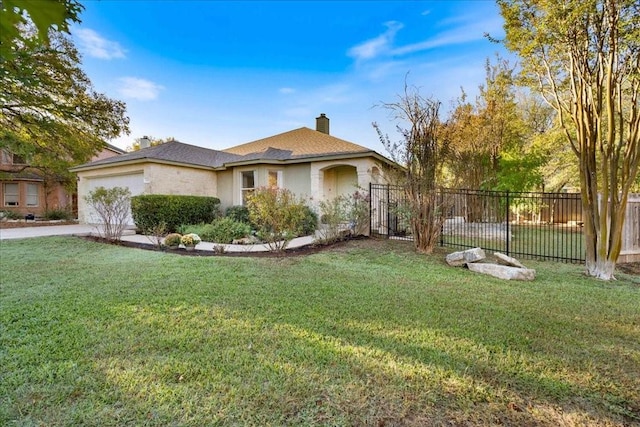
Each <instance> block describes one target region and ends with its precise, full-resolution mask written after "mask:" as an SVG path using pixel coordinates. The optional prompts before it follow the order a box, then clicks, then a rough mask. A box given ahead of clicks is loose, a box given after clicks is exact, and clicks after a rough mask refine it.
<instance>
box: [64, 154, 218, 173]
mask: <svg viewBox="0 0 640 427" xmlns="http://www.w3.org/2000/svg"><path fill="white" fill-rule="evenodd" d="M140 163H157V164H163V165H171V166H181V167H187V168H192V169H203V170H215V169H216V168H215V167H213V166H205V165H196V164H193V163H185V162H176V161H173V160H163V159H154V158H149V157H143V158H140V159H133V160H123V161H120V162H109V163H101V164H99V165H92V164H86V165H80V166H76V167H73V168H70V169H69V172H85V171H91V170H98V169H105V168H110V167H114V166H129V165H137V164H140Z"/></svg>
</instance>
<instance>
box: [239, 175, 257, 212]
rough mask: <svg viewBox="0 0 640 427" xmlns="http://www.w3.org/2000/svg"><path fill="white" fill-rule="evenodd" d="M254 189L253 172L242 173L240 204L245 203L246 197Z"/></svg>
mask: <svg viewBox="0 0 640 427" xmlns="http://www.w3.org/2000/svg"><path fill="white" fill-rule="evenodd" d="M255 188H256V180H255V171H244V172H242V190H241V191H242V204H243V205H245V204H246V203H247V196H248V195H249V194H251V193H253V190H255Z"/></svg>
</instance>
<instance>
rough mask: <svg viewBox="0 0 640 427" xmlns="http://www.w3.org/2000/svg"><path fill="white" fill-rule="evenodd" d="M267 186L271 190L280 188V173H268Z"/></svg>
mask: <svg viewBox="0 0 640 427" xmlns="http://www.w3.org/2000/svg"><path fill="white" fill-rule="evenodd" d="M267 185H268V186H269V187H271V188H278V187H282V171H269V175H268V176H267Z"/></svg>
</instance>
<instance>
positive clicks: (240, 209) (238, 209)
mask: <svg viewBox="0 0 640 427" xmlns="http://www.w3.org/2000/svg"><path fill="white" fill-rule="evenodd" d="M225 216H226V217H228V218H231V219H232V220H234V221H238V222H244V223H245V224H251V220H250V219H249V209H248V208H247V207H246V206H242V205H238V206H229V207H228V208H227V210H226V211H225Z"/></svg>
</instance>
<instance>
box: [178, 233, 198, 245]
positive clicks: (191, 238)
mask: <svg viewBox="0 0 640 427" xmlns="http://www.w3.org/2000/svg"><path fill="white" fill-rule="evenodd" d="M201 241H202V240H201V239H200V236H198V235H197V234H195V233H189V234H185V235H184V236H182V237H181V238H180V242H181V243H182V244H183V245H185V246H192V245H197V244H198V243H200V242H201Z"/></svg>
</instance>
